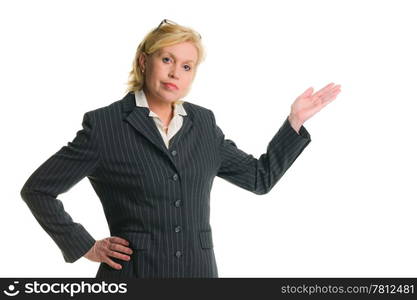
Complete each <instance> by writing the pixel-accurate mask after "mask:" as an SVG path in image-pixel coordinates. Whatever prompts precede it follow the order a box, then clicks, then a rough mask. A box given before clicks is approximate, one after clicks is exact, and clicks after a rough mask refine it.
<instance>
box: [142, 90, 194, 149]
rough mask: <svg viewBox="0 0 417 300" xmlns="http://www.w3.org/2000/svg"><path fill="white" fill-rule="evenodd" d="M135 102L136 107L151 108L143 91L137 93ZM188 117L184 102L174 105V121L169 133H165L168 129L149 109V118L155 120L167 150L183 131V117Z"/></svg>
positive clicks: (171, 122)
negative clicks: (170, 141)
mask: <svg viewBox="0 0 417 300" xmlns="http://www.w3.org/2000/svg"><path fill="white" fill-rule="evenodd" d="M135 100H136V106H141V107H147V108H149V105H148V100H147V99H146V95H145V93H144V92H143V90H140V91H135ZM186 115H187V112H186V111H185V109H184V107H183V105H182V102H181V103H176V104H175V105H174V116H173V117H172V120H171V121H170V122H169V125H168V133H165V129H166V127H165V126H164V124H163V122H162V121H161V119H160V118H159V116H158V115H157V114H156V113H154V112H153V111H151V110H150V109H149V116H150V117H152V118H153V120H154V122H155V124H156V127H157V128H158V130H159V133H160V134H161V136H162V139H163V140H164V143H165V146H166V147H167V148H168V146H169V140H170V139H171V138H172V137H173V136H174V135H175V134H176V133H177V132H178V131H179V130H180V129H181V126H182V122H183V116H186Z"/></svg>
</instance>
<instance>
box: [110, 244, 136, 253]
mask: <svg viewBox="0 0 417 300" xmlns="http://www.w3.org/2000/svg"><path fill="white" fill-rule="evenodd" d="M110 249H111V250H115V251H118V252H123V253H127V254H132V253H133V250H132V249H131V248H129V247H125V246H123V245H120V244H114V243H113V244H111V245H110Z"/></svg>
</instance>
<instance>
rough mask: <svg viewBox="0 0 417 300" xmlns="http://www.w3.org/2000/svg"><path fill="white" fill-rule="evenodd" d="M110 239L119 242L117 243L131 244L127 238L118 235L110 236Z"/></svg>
mask: <svg viewBox="0 0 417 300" xmlns="http://www.w3.org/2000/svg"><path fill="white" fill-rule="evenodd" d="M110 241H111V242H112V243H117V244H122V245H126V246H129V241H127V240H125V239H122V238H121V237H118V236H112V237H110Z"/></svg>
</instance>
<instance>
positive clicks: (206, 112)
mask: <svg viewBox="0 0 417 300" xmlns="http://www.w3.org/2000/svg"><path fill="white" fill-rule="evenodd" d="M183 106H184V109H185V111H186V112H187V114H188V113H189V112H190V113H191V114H192V115H193V116H196V117H197V118H203V119H212V118H213V117H214V114H213V111H212V110H211V109H209V108H207V107H204V106H201V105H198V104H195V103H191V102H188V101H184V103H183Z"/></svg>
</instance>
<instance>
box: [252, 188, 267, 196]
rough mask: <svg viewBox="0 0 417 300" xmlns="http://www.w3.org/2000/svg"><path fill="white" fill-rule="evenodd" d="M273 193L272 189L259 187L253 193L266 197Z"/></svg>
mask: <svg viewBox="0 0 417 300" xmlns="http://www.w3.org/2000/svg"><path fill="white" fill-rule="evenodd" d="M270 191H271V187H265V186H262V187H258V188H256V189H254V190H253V191H252V192H253V193H254V194H256V195H266V194H268V193H269V192H270Z"/></svg>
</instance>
